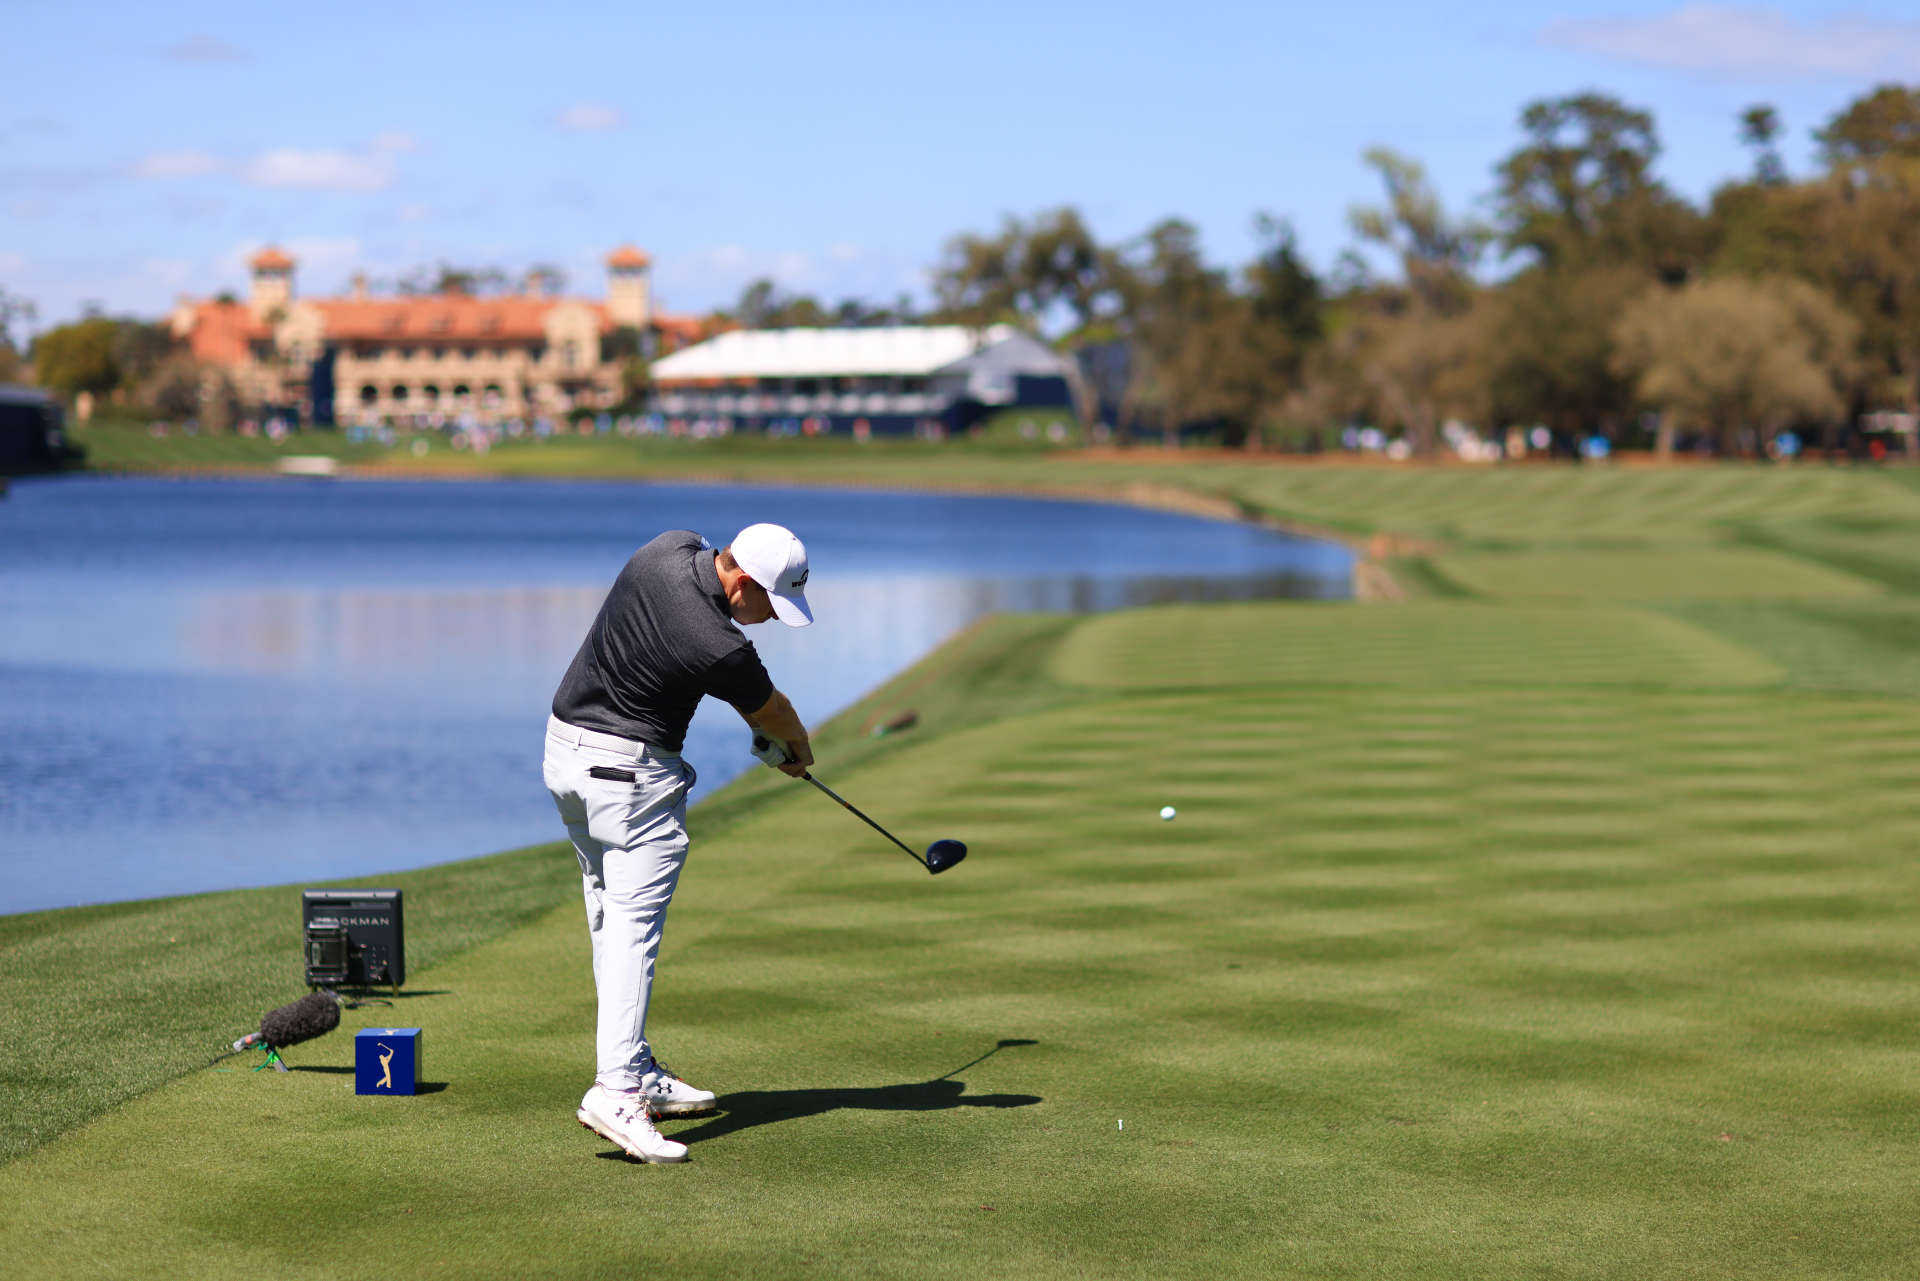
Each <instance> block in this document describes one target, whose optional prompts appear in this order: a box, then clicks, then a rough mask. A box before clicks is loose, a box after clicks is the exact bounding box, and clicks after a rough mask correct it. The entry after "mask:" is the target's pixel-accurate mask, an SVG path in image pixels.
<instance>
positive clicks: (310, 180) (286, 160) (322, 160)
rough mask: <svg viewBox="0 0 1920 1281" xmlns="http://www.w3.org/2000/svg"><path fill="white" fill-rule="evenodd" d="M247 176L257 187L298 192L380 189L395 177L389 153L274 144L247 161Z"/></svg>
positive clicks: (389, 184) (389, 183)
mask: <svg viewBox="0 0 1920 1281" xmlns="http://www.w3.org/2000/svg"><path fill="white" fill-rule="evenodd" d="M246 179H247V181H248V182H250V183H252V184H253V185H254V186H256V187H291V188H296V189H298V190H301V191H359V192H365V191H381V190H384V189H385V188H387V187H389V186H391V185H392V183H393V179H394V166H393V162H392V159H391V157H390V154H389V153H386V152H374V151H369V152H365V153H356V152H351V151H340V150H337V149H331V148H320V149H317V150H312V151H307V150H303V149H301V148H299V147H276V148H274V149H273V150H272V151H264V152H261V153H260V154H259V155H258V156H255V157H254V158H253V159H252V160H251V161H249V162H248V164H247V167H246Z"/></svg>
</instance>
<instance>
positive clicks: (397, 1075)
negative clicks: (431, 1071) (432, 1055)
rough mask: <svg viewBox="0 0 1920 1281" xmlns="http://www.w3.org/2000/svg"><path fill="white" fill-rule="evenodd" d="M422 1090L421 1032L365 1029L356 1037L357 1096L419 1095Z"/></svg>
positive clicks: (403, 1028)
mask: <svg viewBox="0 0 1920 1281" xmlns="http://www.w3.org/2000/svg"><path fill="white" fill-rule="evenodd" d="M419 1089H420V1029H419V1028H417V1027H363V1028H361V1029H360V1031H359V1033H358V1034H356V1035H355V1036H354V1038H353V1092H354V1093H355V1094H415V1093H418V1092H419Z"/></svg>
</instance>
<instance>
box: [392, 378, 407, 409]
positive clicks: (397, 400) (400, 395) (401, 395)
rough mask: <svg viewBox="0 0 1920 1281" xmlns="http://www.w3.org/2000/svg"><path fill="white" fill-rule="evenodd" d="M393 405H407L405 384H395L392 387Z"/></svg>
mask: <svg viewBox="0 0 1920 1281" xmlns="http://www.w3.org/2000/svg"><path fill="white" fill-rule="evenodd" d="M393 403H394V404H396V405H404V404H406V403H407V385H406V384H405V383H395V384H394V385H393Z"/></svg>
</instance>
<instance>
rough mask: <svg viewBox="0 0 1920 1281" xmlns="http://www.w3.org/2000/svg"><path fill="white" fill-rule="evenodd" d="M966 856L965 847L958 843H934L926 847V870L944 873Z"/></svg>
mask: <svg viewBox="0 0 1920 1281" xmlns="http://www.w3.org/2000/svg"><path fill="white" fill-rule="evenodd" d="M966 856H967V847H966V846H965V845H963V844H962V843H960V842H959V841H935V842H934V843H933V844H931V845H929V846H927V870H928V871H929V872H944V871H946V870H947V869H948V868H950V867H952V866H953V865H954V864H955V863H958V862H959V861H960V860H961V859H963V858H965V857H966Z"/></svg>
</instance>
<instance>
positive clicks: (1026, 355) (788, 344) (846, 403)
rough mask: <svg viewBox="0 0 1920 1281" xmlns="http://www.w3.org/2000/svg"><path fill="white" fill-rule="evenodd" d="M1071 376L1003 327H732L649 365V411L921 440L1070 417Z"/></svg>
mask: <svg viewBox="0 0 1920 1281" xmlns="http://www.w3.org/2000/svg"><path fill="white" fill-rule="evenodd" d="M1074 378H1075V371H1074V368H1073V366H1072V364H1071V362H1069V361H1067V360H1066V359H1064V358H1063V357H1061V356H1060V355H1058V354H1057V353H1056V352H1054V350H1053V349H1052V348H1050V347H1048V346H1047V345H1046V344H1045V343H1043V342H1041V341H1040V340H1038V339H1036V338H1034V337H1032V336H1031V335H1028V334H1026V333H1023V332H1021V331H1020V330H1017V329H1014V328H1012V327H1011V326H1008V325H993V326H989V327H988V328H985V329H972V328H968V327H966V326H963V325H896V326H890V327H885V328H872V329H757V330H734V331H731V332H728V333H723V334H719V335H717V336H715V337H713V338H709V339H707V340H706V341H705V342H702V343H699V344H698V345H696V346H692V347H688V348H686V349H685V350H683V351H678V352H675V353H673V354H672V355H669V356H665V357H663V358H661V359H660V360H657V361H655V362H654V365H653V384H654V398H653V409H654V412H655V413H657V414H659V415H660V416H661V417H663V418H664V419H666V420H667V422H668V423H669V425H675V424H677V425H681V426H701V425H705V426H708V427H711V428H715V429H717V430H720V431H750V432H764V431H771V432H775V433H804V434H808V435H815V434H822V433H828V432H832V433H837V434H852V435H855V436H867V435H905V434H923V435H925V434H937V433H942V432H950V431H962V430H965V429H966V428H968V427H971V426H972V425H973V424H974V423H975V422H976V421H978V420H979V419H980V418H982V417H984V416H985V415H986V414H988V413H990V412H992V411H994V410H996V409H1004V408H1012V407H1032V408H1041V407H1049V408H1051V407H1060V408H1070V407H1071V406H1072V404H1073V380H1074Z"/></svg>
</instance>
